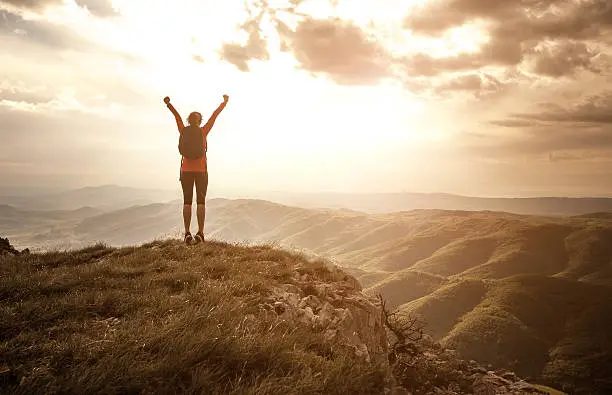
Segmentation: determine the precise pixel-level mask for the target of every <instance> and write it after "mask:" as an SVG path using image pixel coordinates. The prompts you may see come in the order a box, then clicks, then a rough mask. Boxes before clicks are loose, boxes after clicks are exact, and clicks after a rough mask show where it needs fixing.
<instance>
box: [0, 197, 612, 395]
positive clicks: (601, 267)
mask: <svg viewBox="0 0 612 395" xmlns="http://www.w3.org/2000/svg"><path fill="white" fill-rule="evenodd" d="M180 208H181V206H180V203H178V202H177V203H171V204H153V205H144V206H135V207H131V208H128V209H124V210H121V211H114V212H107V213H98V214H97V215H87V216H85V217H84V218H80V219H75V218H74V217H70V218H69V219H68V220H65V221H64V222H62V221H63V220H60V223H56V224H55V225H54V229H55V231H54V232H52V233H53V234H49V232H47V233H45V232H42V233H41V232H39V230H36V228H35V227H29V226H28V227H25V228H24V229H22V230H20V231H19V235H21V236H20V237H17V238H14V237H13V236H12V235H11V234H10V233H9V234H8V236H9V237H10V238H11V240H14V241H15V243H14V244H17V246H18V247H20V248H25V247H36V246H37V245H38V244H37V240H46V242H47V243H48V244H47V245H52V244H53V243H54V242H56V243H58V245H60V246H61V245H62V244H61V243H64V245H65V243H67V241H70V243H71V246H75V247H78V246H83V245H87V244H91V243H92V242H97V241H104V242H107V243H110V244H113V245H123V244H134V243H139V242H144V241H148V240H151V239H153V238H156V237H158V238H161V237H165V236H168V235H180ZM90 214H91V213H90ZM3 215H5V217H6V218H8V217H9V216H11V215H12V216H13V217H12V218H14V217H15V215H16V214H15V211H14V209H13V210H12V211H11V209H5V210H4V214H3ZM23 215H34V214H32V213H30V212H27V213H25V214H23ZM33 229H34V230H33ZM206 233H207V235H208V237H211V238H215V239H220V240H225V241H232V242H274V243H278V244H280V245H282V246H285V247H288V248H293V249H298V250H301V251H303V252H306V253H309V254H314V255H319V256H324V257H327V258H329V259H331V260H333V261H335V262H336V263H338V264H340V265H342V266H343V267H344V268H345V270H347V271H348V272H349V273H351V274H352V275H354V276H355V277H357V278H358V279H359V280H360V281H361V283H362V285H363V286H364V287H365V288H366V291H367V292H369V293H371V294H377V293H381V294H382V295H384V296H385V298H386V299H387V300H388V303H389V305H391V306H392V307H398V308H399V309H400V310H402V311H404V312H408V313H412V314H417V315H420V316H423V317H424V318H425V320H426V321H427V323H428V328H427V330H428V331H429V332H430V334H431V335H432V336H434V338H436V339H439V340H440V341H441V342H442V343H443V344H445V345H447V346H448V347H452V348H455V349H457V350H458V351H459V353H460V354H461V355H462V356H464V357H466V358H468V359H469V358H472V359H475V360H477V361H479V362H483V363H486V364H491V365H492V367H495V368H507V367H509V368H512V369H513V370H515V371H517V372H519V373H520V374H521V375H523V376H526V377H528V378H531V379H533V380H535V381H541V382H543V383H545V384H551V385H552V386H555V387H557V388H560V389H565V390H567V391H568V392H572V393H584V394H587V393H589V394H591V393H606V392H612V382H611V381H610V377H609V374H608V373H607V370H608V369H607V367H609V366H612V359H611V356H612V343H611V342H610V341H609V340H608V337H609V336H607V328H609V327H610V324H611V323H612V322H610V318H609V317H612V296H611V295H612V288H611V287H612V218H610V216H609V215H607V214H605V213H595V214H588V215H587V214H581V215H578V216H573V217H542V216H528V215H519V214H511V213H503V212H486V211H480V212H469V211H447V210H414V211H409V212H397V213H379V214H367V213H362V212H356V211H351V210H332V209H305V208H298V207H290V206H284V205H280V204H275V203H271V202H266V201H256V200H227V199H212V200H210V201H209V203H208V211H207V223H206ZM49 237H56V239H53V240H51V239H49Z"/></svg>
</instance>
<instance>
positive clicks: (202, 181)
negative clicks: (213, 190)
mask: <svg viewBox="0 0 612 395" xmlns="http://www.w3.org/2000/svg"><path fill="white" fill-rule="evenodd" d="M193 184H195V187H196V202H197V203H198V204H205V203H206V191H207V190H208V172H199V171H182V172H181V186H182V187H183V202H184V203H185V204H189V205H191V204H193Z"/></svg>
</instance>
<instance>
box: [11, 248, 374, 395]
mask: <svg viewBox="0 0 612 395" xmlns="http://www.w3.org/2000/svg"><path fill="white" fill-rule="evenodd" d="M296 265H299V266H301V267H306V268H309V271H310V272H312V273H315V274H317V275H320V276H323V277H324V276H325V269H324V267H323V265H322V264H320V263H316V262H310V263H309V262H305V261H304V260H303V259H302V258H301V257H299V256H297V255H293V254H290V253H288V252H283V251H278V250H274V249H272V248H270V247H251V248H247V247H239V246H233V245H229V244H224V243H212V242H211V243H208V242H207V243H206V244H205V245H201V246H196V247H193V248H186V247H184V246H183V245H182V244H180V243H179V242H175V241H163V242H154V243H149V244H147V245H145V246H143V247H138V248H133V247H130V248H122V249H114V248H108V247H106V246H104V245H95V246H92V247H89V248H86V249H83V250H79V251H70V252H51V253H46V254H31V255H24V256H19V257H11V256H4V257H1V258H0V392H2V393H14V394H28V393H45V394H54V393H67V394H70V393H105V394H112V393H129V394H131V393H134V394H135V393H139V394H142V393H224V394H278V393H285V394H294V393H295V394H297V393H299V394H323V393H325V394H334V393H353V394H360V393H379V392H381V391H382V390H383V382H384V377H385V375H384V372H383V370H382V369H380V368H379V367H377V366H374V365H370V364H367V363H365V362H364V361H362V360H361V359H358V358H357V357H355V356H354V355H353V353H352V352H351V351H350V350H347V349H344V348H342V347H337V346H336V345H333V344H330V343H328V342H325V341H324V339H323V333H320V332H319V331H318V330H317V329H314V328H310V327H306V326H302V325H298V324H296V323H292V322H285V321H282V320H279V319H278V318H277V316H276V314H274V313H272V312H270V311H269V310H267V309H265V308H264V307H263V306H265V303H266V301H267V297H268V296H269V292H270V288H271V287H272V286H274V285H275V284H283V283H292V281H293V279H292V278H293V277H292V273H293V271H294V269H295V267H296Z"/></svg>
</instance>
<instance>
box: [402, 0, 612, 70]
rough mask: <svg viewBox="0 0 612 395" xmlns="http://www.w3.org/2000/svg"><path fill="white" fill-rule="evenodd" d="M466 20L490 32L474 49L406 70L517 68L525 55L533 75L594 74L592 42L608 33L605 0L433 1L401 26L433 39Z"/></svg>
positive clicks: (413, 62)
mask: <svg viewBox="0 0 612 395" xmlns="http://www.w3.org/2000/svg"><path fill="white" fill-rule="evenodd" d="M466 24H479V25H481V26H485V27H486V29H487V34H488V36H489V42H488V43H486V44H485V45H484V46H483V47H482V48H481V50H480V51H479V52H477V53H475V54H460V55H458V56H456V57H450V58H433V57H431V56H429V55H420V56H419V57H416V58H413V59H410V60H409V61H408V62H407V66H408V69H409V72H411V73H415V74H418V75H429V76H434V75H437V74H439V73H443V72H448V71H455V70H456V71H465V70H476V69H481V68H483V67H486V66H495V65H497V66H516V65H519V64H521V63H523V61H524V60H525V59H527V60H529V62H530V63H531V70H532V71H533V72H534V73H537V74H540V75H543V76H548V77H564V76H572V75H574V74H575V73H576V72H577V71H578V70H588V71H592V72H597V71H598V70H599V68H598V67H595V66H594V65H593V60H594V58H595V57H596V55H597V51H595V50H594V49H593V48H592V47H591V45H592V42H593V41H594V40H599V41H600V42H604V41H605V38H609V37H610V34H611V33H612V2H610V1H608V0H545V1H532V0H494V1H478V0H438V1H433V2H428V3H426V4H425V5H423V6H421V7H418V8H416V9H415V10H413V12H412V13H411V14H410V15H409V16H408V17H407V18H406V20H405V27H406V28H407V29H409V30H411V31H412V32H413V33H415V34H418V35H424V36H430V37H437V36H440V35H442V34H444V33H446V32H447V31H448V30H449V29H451V28H456V27H460V26H464V25H466Z"/></svg>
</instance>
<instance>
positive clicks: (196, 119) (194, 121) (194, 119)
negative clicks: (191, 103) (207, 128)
mask: <svg viewBox="0 0 612 395" xmlns="http://www.w3.org/2000/svg"><path fill="white" fill-rule="evenodd" d="M187 123H189V125H192V126H200V124H201V123H202V114H200V113H199V112H195V111H194V112H192V113H191V114H189V116H188V117H187Z"/></svg>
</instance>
